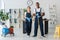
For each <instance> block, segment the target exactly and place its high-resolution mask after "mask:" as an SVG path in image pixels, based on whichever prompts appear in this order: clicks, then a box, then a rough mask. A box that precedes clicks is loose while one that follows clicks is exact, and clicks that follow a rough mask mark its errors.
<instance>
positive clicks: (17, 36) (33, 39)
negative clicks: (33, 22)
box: [0, 25, 59, 40]
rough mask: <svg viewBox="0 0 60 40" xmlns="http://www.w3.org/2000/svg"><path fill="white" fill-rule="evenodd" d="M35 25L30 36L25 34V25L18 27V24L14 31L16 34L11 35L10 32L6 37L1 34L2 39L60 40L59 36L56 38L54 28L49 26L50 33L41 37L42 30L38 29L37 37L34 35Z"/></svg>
mask: <svg viewBox="0 0 60 40" xmlns="http://www.w3.org/2000/svg"><path fill="white" fill-rule="evenodd" d="M33 31H34V27H33V26H32V32H31V36H30V37H28V36H27V35H26V34H23V27H22V26H21V27H20V28H19V27H17V25H16V26H15V27H14V33H15V36H10V35H9V34H8V35H7V36H6V37H3V36H0V40H59V39H58V38H54V37H53V34H54V28H53V27H49V34H48V35H46V37H45V38H44V37H41V36H40V31H39V29H38V36H37V37H32V36H33V34H34V32H33Z"/></svg>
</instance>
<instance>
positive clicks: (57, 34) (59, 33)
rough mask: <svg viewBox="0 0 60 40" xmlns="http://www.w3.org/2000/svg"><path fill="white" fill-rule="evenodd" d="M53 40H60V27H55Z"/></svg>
mask: <svg viewBox="0 0 60 40" xmlns="http://www.w3.org/2000/svg"><path fill="white" fill-rule="evenodd" d="M54 38H60V25H57V26H56V29H55V33H54Z"/></svg>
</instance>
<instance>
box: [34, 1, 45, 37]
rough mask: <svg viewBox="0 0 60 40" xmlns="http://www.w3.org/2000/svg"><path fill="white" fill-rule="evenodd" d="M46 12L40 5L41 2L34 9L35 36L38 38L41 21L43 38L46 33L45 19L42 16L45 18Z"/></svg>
mask: <svg viewBox="0 0 60 40" xmlns="http://www.w3.org/2000/svg"><path fill="white" fill-rule="evenodd" d="M44 15H45V14H44V12H43V10H42V8H41V7H40V5H39V2H36V8H35V9H34V14H33V16H35V23H34V36H33V37H36V36H37V31H38V21H39V25H40V30H41V36H43V37H45V36H44V32H43V19H42V16H44Z"/></svg>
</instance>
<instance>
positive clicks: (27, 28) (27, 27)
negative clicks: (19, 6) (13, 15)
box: [26, 19, 32, 35]
mask: <svg viewBox="0 0 60 40" xmlns="http://www.w3.org/2000/svg"><path fill="white" fill-rule="evenodd" d="M31 27H32V19H30V22H29V21H28V20H27V19H26V32H27V35H30V33H31Z"/></svg>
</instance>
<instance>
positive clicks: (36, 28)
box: [34, 17, 44, 36]
mask: <svg viewBox="0 0 60 40" xmlns="http://www.w3.org/2000/svg"><path fill="white" fill-rule="evenodd" d="M38 21H39V25H40V31H41V36H44V32H43V20H42V17H40V18H37V17H35V23H34V35H35V36H37V32H38Z"/></svg>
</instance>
